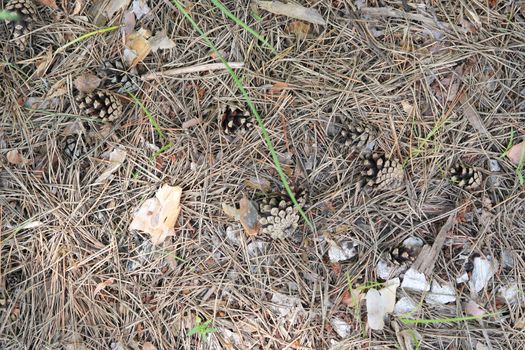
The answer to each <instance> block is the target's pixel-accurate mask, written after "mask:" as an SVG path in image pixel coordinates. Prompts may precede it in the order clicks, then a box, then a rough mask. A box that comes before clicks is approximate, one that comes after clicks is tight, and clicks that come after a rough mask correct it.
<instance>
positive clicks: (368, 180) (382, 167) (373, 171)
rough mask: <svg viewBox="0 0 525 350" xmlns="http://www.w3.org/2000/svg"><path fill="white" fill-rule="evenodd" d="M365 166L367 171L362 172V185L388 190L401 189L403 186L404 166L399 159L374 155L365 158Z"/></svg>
mask: <svg viewBox="0 0 525 350" xmlns="http://www.w3.org/2000/svg"><path fill="white" fill-rule="evenodd" d="M363 165H364V166H365V168H366V170H364V171H362V172H361V175H362V176H363V181H362V184H361V185H367V186H369V187H374V188H377V189H378V190H386V189H396V188H399V187H401V185H402V184H403V179H404V170H403V165H402V164H401V163H400V162H399V161H398V160H397V159H386V157H385V156H384V155H379V154H377V153H373V154H371V155H367V156H365V157H364V160H363Z"/></svg>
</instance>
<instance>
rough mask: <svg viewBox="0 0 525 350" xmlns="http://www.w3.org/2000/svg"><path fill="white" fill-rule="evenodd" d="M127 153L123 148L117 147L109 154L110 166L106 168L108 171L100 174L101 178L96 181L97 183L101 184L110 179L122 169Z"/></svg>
mask: <svg viewBox="0 0 525 350" xmlns="http://www.w3.org/2000/svg"><path fill="white" fill-rule="evenodd" d="M127 155H128V154H127V152H126V150H125V149H124V148H123V147H117V148H115V149H114V150H113V151H111V153H110V154H109V164H108V165H107V167H106V170H105V171H104V172H103V173H102V174H100V176H99V177H98V178H97V179H96V180H95V183H100V182H102V181H105V180H106V179H108V178H109V177H110V176H111V174H113V173H114V172H115V171H117V170H118V168H120V166H121V165H122V163H124V160H126V156H127Z"/></svg>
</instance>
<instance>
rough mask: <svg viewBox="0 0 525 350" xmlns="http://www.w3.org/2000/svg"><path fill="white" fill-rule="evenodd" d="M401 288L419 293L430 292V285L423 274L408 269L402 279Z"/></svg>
mask: <svg viewBox="0 0 525 350" xmlns="http://www.w3.org/2000/svg"><path fill="white" fill-rule="evenodd" d="M401 288H403V289H410V290H415V291H419V292H428V291H429V290H430V283H428V281H427V278H426V277H425V275H424V274H422V273H421V272H418V271H417V270H415V269H412V268H410V269H408V271H407V272H405V277H404V278H403V283H402V284H401Z"/></svg>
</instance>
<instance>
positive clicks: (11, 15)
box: [0, 10, 18, 21]
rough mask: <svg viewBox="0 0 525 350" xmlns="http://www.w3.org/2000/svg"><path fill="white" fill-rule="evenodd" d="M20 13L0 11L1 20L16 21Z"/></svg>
mask: <svg viewBox="0 0 525 350" xmlns="http://www.w3.org/2000/svg"><path fill="white" fill-rule="evenodd" d="M17 19H18V14H17V13H16V12H9V11H4V10H2V11H0V21H16V20H17Z"/></svg>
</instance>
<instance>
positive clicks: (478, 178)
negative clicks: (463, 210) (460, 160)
mask: <svg viewBox="0 0 525 350" xmlns="http://www.w3.org/2000/svg"><path fill="white" fill-rule="evenodd" d="M450 181H451V182H452V183H453V184H455V185H457V186H459V187H461V188H462V189H464V190H466V191H476V190H478V189H480V187H481V183H482V181H483V176H482V174H481V172H480V171H478V170H476V169H474V168H472V167H470V166H468V165H461V164H458V165H455V166H454V167H452V169H450Z"/></svg>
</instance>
